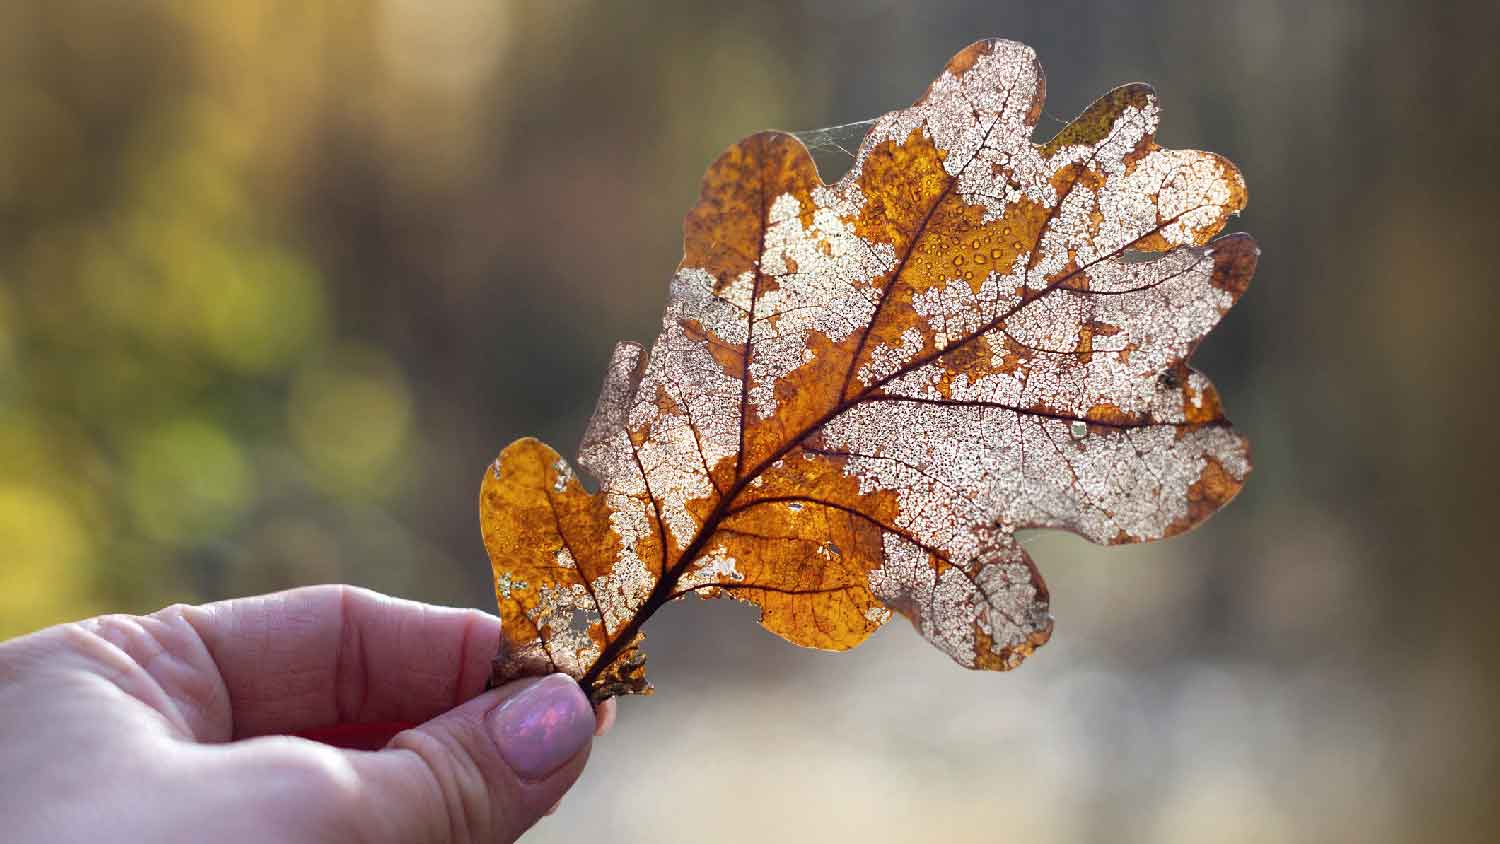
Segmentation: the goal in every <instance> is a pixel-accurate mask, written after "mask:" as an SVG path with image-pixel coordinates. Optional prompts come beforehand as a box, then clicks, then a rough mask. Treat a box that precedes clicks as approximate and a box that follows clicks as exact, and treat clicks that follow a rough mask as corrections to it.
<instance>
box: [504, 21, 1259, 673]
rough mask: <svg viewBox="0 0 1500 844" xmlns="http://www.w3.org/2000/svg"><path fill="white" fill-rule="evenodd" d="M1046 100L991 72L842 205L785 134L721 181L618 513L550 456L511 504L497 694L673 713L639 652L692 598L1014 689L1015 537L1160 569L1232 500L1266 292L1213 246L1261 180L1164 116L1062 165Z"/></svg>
mask: <svg viewBox="0 0 1500 844" xmlns="http://www.w3.org/2000/svg"><path fill="white" fill-rule="evenodd" d="M1042 97H1043V79H1042V70H1041V67H1040V65H1039V64H1038V62H1037V59H1036V56H1035V54H1034V53H1033V52H1032V51H1031V49H1030V48H1028V47H1026V46H1024V45H1021V44H1017V43H1014V42H1010V41H1000V40H990V41H982V42H979V43H977V44H974V45H973V46H971V47H969V48H967V49H965V50H964V51H963V52H961V53H959V54H958V55H957V56H955V57H954V58H953V59H952V60H951V61H950V62H949V63H948V66H947V67H946V68H945V69H944V71H943V73H942V75H941V76H940V77H938V79H937V81H935V82H933V83H932V85H931V87H930V88H928V90H927V92H926V93H925V94H924V95H923V96H922V98H921V99H919V100H918V101H917V103H916V104H915V105H913V106H912V107H910V108H908V109H905V110H902V111H896V112H892V113H890V114H887V115H885V116H884V117H882V118H881V119H879V120H878V121H876V122H875V123H874V125H873V126H872V128H871V129H870V132H869V134H868V135H867V136H866V137H865V139H864V142H863V144H861V146H860V147H859V149H858V151H857V152H856V153H855V155H854V164H853V168H852V169H851V170H850V172H849V173H848V175H846V176H845V177H844V178H842V179H840V180H839V181H838V182H837V183H836V184H833V185H824V184H823V183H822V181H821V180H820V179H819V177H818V173H817V169H816V168H815V166H814V164H813V161H812V158H811V157H810V155H809V154H808V152H807V149H806V148H805V147H804V146H803V145H802V143H801V142H800V141H798V140H797V139H796V138H794V137H792V136H791V135H787V134H782V133H778V132H765V133H761V134H758V135H754V136H752V137H749V138H747V139H745V140H743V141H741V142H740V143H738V144H736V145H735V146H733V147H731V148H730V149H729V150H728V151H727V152H725V153H724V154H723V155H722V156H720V158H719V159H718V160H717V161H715V162H714V163H713V165H712V166H711V167H710V168H709V171H708V174H707V176H705V177H704V180H703V191H702V196H701V198H700V200H699V202H698V204H697V205H696V206H695V207H694V208H693V209H692V210H691V211H689V212H688V215H687V219H686V221H685V222H684V224H683V235H684V255H683V259H682V263H681V265H680V266H679V267H678V269H677V272H676V275H674V276H673V277H672V282H671V293H670V298H669V300H668V302H667V309H666V315H665V317H664V318H663V320H662V332H661V335H660V336H659V337H658V338H657V339H656V342H655V343H654V344H653V345H652V347H651V348H650V349H649V350H647V349H644V348H642V347H641V346H639V345H637V344H635V343H621V344H620V345H619V346H618V347H616V349H615V351H614V355H613V357H612V359H611V360H610V362H609V367H608V371H607V373H606V375H605V381H604V388H603V393H602V395H601V396H600V398H599V405H598V409H597V410H596V411H595V413H594V417H593V420H592V422H591V423H590V425H589V428H588V431H587V433H586V434H585V436H584V440H583V445H582V447H581V449H580V451H579V455H578V463H579V465H580V466H581V467H582V468H583V470H585V471H586V472H587V473H588V474H589V475H591V476H592V477H593V478H594V479H596V480H597V482H598V486H599V491H598V492H596V493H593V494H590V493H589V492H588V491H587V490H586V489H585V488H584V486H583V485H582V484H581V483H580V481H579V480H578V478H577V477H576V476H575V474H574V471H573V469H572V468H571V467H570V466H569V464H568V463H567V461H566V460H564V459H563V458H561V457H560V456H559V455H558V453H557V452H556V451H554V450H552V449H551V448H549V447H548V446H546V445H544V444H542V443H540V442H538V441H536V440H533V439H523V440H519V441H517V442H515V443H513V444H511V445H510V446H509V447H507V448H506V449H505V451H504V452H503V453H501V455H500V457H499V459H497V460H496V461H495V463H494V464H493V465H492V466H491V467H490V469H489V471H487V472H486V473H485V478H484V482H483V486H482V489H481V492H480V518H481V523H482V528H483V533H484V541H485V545H486V547H487V549H488V551H489V554H490V558H491V560H492V562H493V565H494V571H495V578H496V581H495V582H496V593H497V597H498V599H499V605H500V615H501V618H502V621H503V624H504V631H505V637H506V644H505V645H504V646H503V649H502V653H501V654H500V656H499V657H498V658H497V660H496V667H495V672H496V674H495V678H494V679H495V680H496V681H505V680H507V679H510V678H513V677H516V676H519V675H524V674H536V673H543V672H547V671H552V670H559V671H564V672H567V673H568V674H571V675H572V676H574V677H575V678H578V679H579V681H580V682H581V683H582V685H583V686H584V688H585V690H587V691H588V692H589V694H590V696H591V697H592V698H594V699H595V700H603V699H605V698H608V697H611V696H614V695H618V694H625V693H632V692H634V693H642V692H647V691H649V690H650V685H649V684H648V683H647V681H646V678H645V667H644V663H645V656H644V654H643V652H642V651H641V640H642V635H641V626H642V624H643V623H644V622H645V621H646V620H647V619H648V618H650V617H651V615H652V614H653V613H654V612H655V611H656V610H657V609H659V608H660V607H661V606H663V605H664V604H665V603H666V602H668V601H671V600H672V599H674V598H679V597H683V596H685V595H688V594H691V593H696V594H698V595H702V596H704V597H716V596H722V595H728V596H731V597H734V598H738V599H740V600H743V601H748V602H750V603H753V604H755V605H757V606H758V607H760V609H761V612H762V616H761V623H762V624H763V625H764V626H765V627H766V628H768V629H769V630H771V631H773V632H775V633H777V634H778V635H780V636H782V637H784V638H786V639H787V640H789V641H791V642H793V643H796V644H799V645H804V646H808V647H815V648H824V649H828V650H846V649H848V648H852V647H854V646H855V645H857V644H859V643H860V642H861V641H862V640H863V639H864V638H865V637H866V636H868V635H870V633H871V632H872V631H874V630H875V629H876V628H877V627H879V626H880V625H882V624H884V623H885V622H886V621H887V620H889V619H890V617H891V615H892V613H893V612H894V613H899V614H901V615H904V616H906V617H907V618H908V619H910V620H911V622H912V624H914V625H915V626H916V628H917V630H918V631H920V632H921V634H922V635H923V636H924V637H926V638H927V639H928V640H929V641H931V642H932V643H933V644H934V645H935V646H937V647H938V648H939V649H940V650H942V651H943V652H944V653H946V654H948V656H950V657H952V658H953V660H954V661H956V662H958V663H959V664H960V665H963V666H967V667H970V668H987V669H1007V668H1011V667H1014V666H1016V665H1017V664H1019V663H1020V662H1021V661H1022V660H1023V659H1024V658H1025V657H1026V656H1028V655H1029V654H1030V653H1031V652H1032V650H1034V649H1035V648H1037V647H1038V646H1040V645H1041V644H1043V643H1044V642H1046V641H1047V638H1048V636H1049V635H1050V633H1051V631H1052V616H1051V613H1050V611H1049V600H1048V594H1047V587H1046V585H1045V584H1044V583H1043V581H1042V577H1041V575H1040V574H1039V573H1038V571H1037V568H1036V566H1035V565H1034V564H1033V563H1032V561H1031V560H1030V559H1029V558H1028V557H1027V555H1026V553H1025V551H1023V550H1022V548H1021V547H1020V545H1018V544H1017V542H1016V539H1015V532H1016V531H1017V530H1021V529H1027V528H1061V529H1065V530H1071V531H1074V532H1076V533H1078V534H1081V535H1082V536H1085V537H1087V538H1088V539H1091V540H1093V541H1095V542H1100V543H1123V542H1140V541H1143V540H1150V539H1157V538H1160V537H1164V536H1170V535H1172V534H1175V533H1179V532H1181V531H1183V530H1186V529H1188V528H1190V527H1192V526H1193V525H1195V524H1197V523H1198V522H1200V521H1202V520H1203V519H1204V518H1206V517H1207V516H1208V515H1209V514H1211V513H1212V512H1214V511H1215V510H1216V509H1218V508H1219V507H1220V506H1222V505H1223V504H1224V503H1225V502H1227V501H1228V500H1229V499H1230V498H1232V497H1234V495H1235V493H1237V492H1238V491H1239V489H1240V486H1241V485H1242V484H1243V482H1244V480H1245V476H1246V473H1247V472H1248V471H1249V468H1250V466H1249V462H1248V457H1247V452H1248V446H1247V443H1246V442H1245V440H1244V439H1243V438H1241V437H1240V436H1239V435H1237V434H1235V433H1234V431H1233V430H1232V429H1231V428H1230V426H1229V423H1228V421H1227V420H1226V419H1225V418H1224V414H1223V411H1222V409H1221V408H1220V405H1219V399H1218V396H1217V395H1216V393H1215V392H1214V388H1213V387H1212V386H1211V385H1210V384H1209V382H1208V379H1206V378H1205V377H1204V376H1202V375H1200V374H1199V373H1197V372H1195V371H1193V370H1192V369H1189V368H1188V365H1187V359H1188V358H1189V356H1190V355H1191V354H1192V352H1193V349H1194V348H1195V347H1196V346H1197V344H1198V342H1199V341H1200V340H1202V338H1203V337H1204V335H1205V334H1207V332H1208V331H1209V330H1210V329H1211V328H1212V327H1213V326H1214V324H1215V323H1217V322H1218V321H1219V319H1220V318H1221V317H1222V316H1223V315H1224V313H1225V312H1226V311H1227V310H1228V309H1229V307H1230V306H1231V305H1232V304H1234V301H1235V300H1236V299H1237V298H1238V297H1239V296H1240V294H1241V293H1242V292H1244V290H1245V287H1246V285H1247V284H1248V283H1249V281H1250V277H1251V275H1252V273H1253V272H1254V269H1255V261H1256V255H1257V254H1258V250H1257V248H1256V246H1255V243H1254V241H1253V240H1251V239H1250V238H1249V237H1248V236H1245V235H1230V236H1226V237H1222V238H1219V239H1217V240H1213V241H1210V238H1212V237H1213V236H1214V235H1215V234H1217V233H1218V232H1219V230H1220V229H1221V228H1222V227H1223V226H1224V224H1225V221H1226V219H1227V218H1228V217H1229V216H1230V215H1231V214H1234V213H1235V212H1237V211H1238V210H1239V209H1240V208H1241V207H1242V206H1243V205H1244V203H1245V187H1244V183H1243V181H1242V180H1241V178H1240V174H1239V172H1238V171H1237V170H1236V169H1235V167H1234V165H1233V164H1231V163H1230V162H1229V161H1227V160H1225V159H1224V158H1221V157H1219V156H1217V155H1214V154H1212V153H1207V152H1195V151H1180V150H1167V149H1162V148H1161V147H1158V146H1157V145H1156V143H1155V142H1154V140H1153V138H1154V134H1155V130H1156V124H1157V119H1158V109H1157V103H1156V97H1155V95H1154V94H1153V93H1152V91H1151V89H1150V88H1149V87H1147V86H1145V85H1127V86H1124V87H1121V88H1118V89H1116V90H1115V91H1113V92H1111V93H1110V94H1108V95H1107V96H1105V97H1104V98H1103V99H1101V100H1099V101H1098V102H1096V103H1094V104H1093V105H1092V106H1090V107H1089V108H1088V110H1086V111H1085V112H1084V113H1083V114H1082V115H1080V116H1079V117H1078V118H1077V119H1076V120H1074V121H1073V122H1072V123H1071V124H1070V125H1068V126H1067V127H1066V128H1064V129H1063V130H1062V131H1061V132H1059V133H1058V134H1057V136H1056V137H1054V138H1052V139H1051V140H1050V141H1048V142H1046V143H1044V144H1041V145H1037V144H1035V143H1033V142H1032V131H1033V127H1034V126H1035V124H1036V121H1037V118H1038V116H1039V115H1040V114H1041V110H1042Z"/></svg>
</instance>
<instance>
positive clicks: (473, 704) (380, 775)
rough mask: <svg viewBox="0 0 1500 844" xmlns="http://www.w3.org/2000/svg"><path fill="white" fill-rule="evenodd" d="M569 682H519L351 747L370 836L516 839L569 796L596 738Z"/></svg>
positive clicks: (562, 678)
mask: <svg viewBox="0 0 1500 844" xmlns="http://www.w3.org/2000/svg"><path fill="white" fill-rule="evenodd" d="M594 726H595V718H594V711H593V708H592V707H590V706H589V702H588V698H586V697H584V694H583V691H582V690H581V689H580V688H579V687H578V684H577V683H575V682H573V680H572V678H570V677H568V676H567V675H566V674H553V675H551V676H548V677H542V678H539V679H528V680H518V681H516V682H514V683H510V684H508V685H505V686H502V687H500V688H498V689H495V690H493V691H489V692H486V693H484V694H482V695H480V696H479V697H477V698H475V699H473V700H471V701H469V702H467V703H465V704H463V705H461V706H459V707H457V708H455V709H452V710H449V711H448V712H445V713H443V714H442V715H440V716H438V717H437V718H434V719H433V720H431V721H428V722H427V723H425V724H422V725H420V726H418V727H415V728H412V729H410V730H405V731H403V732H400V733H397V734H396V736H395V737H394V738H392V739H391V741H390V743H389V744H388V745H386V747H385V749H384V750H379V751H375V752H365V753H360V752H351V753H350V757H351V762H352V764H353V767H354V770H355V773H356V775H357V776H358V778H359V780H360V783H361V785H362V786H363V787H364V788H366V789H368V799H367V800H363V801H360V802H361V803H363V804H364V808H365V814H366V817H365V818H364V819H362V821H361V823H360V825H361V826H365V825H366V824H368V825H370V826H371V827H373V828H371V829H369V833H370V834H369V835H368V836H366V837H368V838H370V839H373V840H381V841H385V840H389V841H435V842H436V841H470V840H477V841H513V840H515V839H516V838H517V837H519V836H520V835H521V833H523V832H525V831H526V830H527V829H529V828H530V827H531V825H532V824H534V823H536V821H537V820H538V819H539V818H541V816H542V815H543V814H544V813H545V812H546V811H547V810H548V809H549V808H550V807H552V806H553V805H554V804H556V803H557V801H558V800H560V799H561V798H562V796H563V793H564V792H566V791H567V790H568V788H569V787H570V786H572V785H573V782H574V781H575V780H577V779H578V775H579V773H580V772H582V771H583V765H584V762H585V761H586V760H587V759H588V751H589V747H590V744H591V742H592V739H593V735H594Z"/></svg>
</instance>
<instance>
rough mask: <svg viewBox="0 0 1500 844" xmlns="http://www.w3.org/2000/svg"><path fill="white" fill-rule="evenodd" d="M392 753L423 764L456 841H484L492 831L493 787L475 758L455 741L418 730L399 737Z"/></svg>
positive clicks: (428, 785)
mask: <svg viewBox="0 0 1500 844" xmlns="http://www.w3.org/2000/svg"><path fill="white" fill-rule="evenodd" d="M390 749H392V750H396V751H398V752H404V753H410V754H412V755H414V756H415V757H416V759H417V760H418V761H419V762H420V763H421V764H420V766H419V767H420V769H421V770H422V771H424V772H425V774H426V780H427V785H426V787H427V788H429V789H430V790H431V791H432V793H433V797H434V799H436V800H438V801H440V802H441V804H442V806H443V809H444V812H445V814H446V815H447V818H448V823H449V826H450V829H449V835H450V838H451V840H454V841H467V840H472V839H481V838H483V837H484V831H485V830H488V829H490V828H491V826H492V824H491V820H492V816H491V813H492V807H491V801H490V794H489V787H488V785H487V783H486V782H485V777H484V774H483V772H482V771H481V770H480V767H479V765H478V764H476V763H475V761H474V759H473V757H472V756H471V755H470V754H469V753H468V752H467V751H466V750H465V749H464V748H462V747H459V746H456V744H455V743H454V742H453V741H452V740H444V739H442V738H439V737H437V736H434V735H431V734H429V733H425V732H421V731H418V730H407V731H405V732H402V733H398V734H397V735H396V737H395V738H393V739H392V740H391V743H390Z"/></svg>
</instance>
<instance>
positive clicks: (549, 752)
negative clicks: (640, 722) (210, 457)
mask: <svg viewBox="0 0 1500 844" xmlns="http://www.w3.org/2000/svg"><path fill="white" fill-rule="evenodd" d="M499 637H500V623H499V621H498V619H496V618H495V617H494V616H491V615H487V614H485V613H482V612H479V611H477V610H456V609H448V608H443V607H434V606H429V605H425V604H419V603H415V602H411V601H403V600H399V599H395V598H389V597H386V596H383V595H379V594H377V593H374V592H369V591H366V590H362V589H356V588H352V587H346V586H315V587H308V588H304V589H296V590H292V591H290V592H282V593H278V594H274V595H264V596H259V597H253V598H242V599H237V600H231V601H223V602H219V603H215V604H207V605H204V606H173V607H168V608H167V609H164V610H161V611H160V612H157V613H153V614H151V615H148V616H127V615H107V616H99V617H97V618H91V619H87V620H85V621H81V622H76V623H72V624H64V625H59V626H57V627H51V628H48V629H46V630H42V631H39V632H37V633H33V634H31V635H29V636H23V637H20V638H18V639H12V640H10V641H8V642H5V643H3V644H0V818H4V833H3V837H4V838H5V840H6V841H13V842H42V841H47V842H53V841H158V842H175V841H205V840H211V841H213V842H215V844H237V842H251V841H255V842H260V841H284V842H304V841H305V842H314V841H370V842H379V841H392V842H450V841H486V842H490V841H514V840H515V839H516V838H517V837H519V836H520V835H521V834H522V833H523V832H525V831H526V830H527V829H528V828H530V827H531V826H532V824H534V823H536V821H537V820H538V819H540V818H541V817H542V816H543V815H545V814H547V813H549V811H550V809H552V808H555V807H556V805H557V801H558V800H560V799H561V798H562V796H563V794H564V792H566V791H567V789H568V788H569V787H570V786H571V785H572V784H573V782H574V781H575V780H576V779H577V778H578V775H579V774H580V772H582V770H583V767H584V764H585V762H586V761H587V759H588V755H589V749H590V746H591V743H592V738H593V736H595V735H600V734H602V733H603V732H604V731H605V730H606V729H608V727H609V725H610V724H611V723H612V722H613V719H614V707H613V701H610V702H608V703H606V704H605V705H604V706H602V707H600V708H599V709H598V710H597V712H595V711H591V710H590V708H589V705H588V702H587V699H586V698H585V697H584V696H583V694H582V692H581V691H580V690H579V689H578V686H577V685H576V684H575V683H573V681H572V680H570V679H567V678H566V677H563V676H562V675H553V676H552V677H549V678H538V679H530V680H522V681H517V682H515V683H511V684H508V685H506V686H503V687H501V688H498V689H493V690H490V691H485V690H484V686H485V681H486V678H487V677H488V675H489V664H490V659H491V658H492V657H493V656H494V654H495V652H496V649H497V647H498V644H499ZM377 722H378V723H386V724H396V725H397V726H395V727H392V728H391V729H393V730H394V729H400V732H396V733H395V735H394V737H392V738H390V740H389V742H387V743H386V744H385V745H384V747H383V748H382V749H379V750H349V749H343V748H339V747H334V746H331V745H330V744H327V743H323V742H320V741H314V740H310V739H308V738H302V737H297V736H295V735H292V734H294V733H305V732H310V731H317V730H319V729H320V728H327V727H330V726H332V725H338V724H345V725H347V724H367V723H377ZM401 725H411V726H409V727H406V728H404V729H401ZM383 738H384V737H383V736H382V737H381V739H383ZM377 745H378V740H377Z"/></svg>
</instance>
